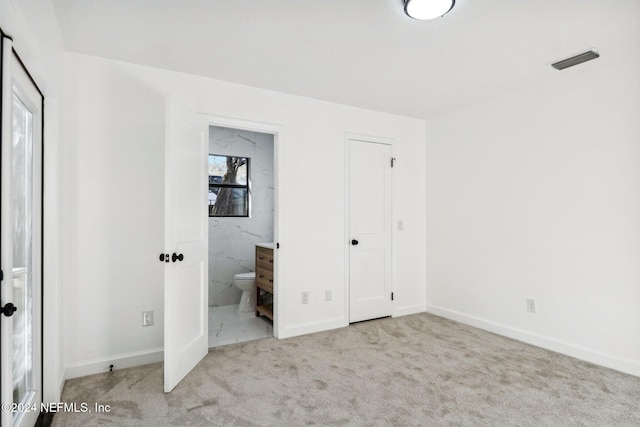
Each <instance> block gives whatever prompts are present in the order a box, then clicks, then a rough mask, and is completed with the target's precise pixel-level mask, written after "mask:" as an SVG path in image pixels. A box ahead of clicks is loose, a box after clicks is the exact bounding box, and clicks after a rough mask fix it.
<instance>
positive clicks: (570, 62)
mask: <svg viewBox="0 0 640 427" xmlns="http://www.w3.org/2000/svg"><path fill="white" fill-rule="evenodd" d="M596 58H600V54H599V53H598V52H596V51H594V50H588V51H586V52H584V53H581V54H580V55H576V56H572V57H571V58H567V59H563V60H562V61H558V62H555V63H553V64H551V66H552V67H553V68H555V69H556V70H564V69H565V68H569V67H573V66H574V65H578V64H582V63H583V62H587V61H591V60H592V59H596Z"/></svg>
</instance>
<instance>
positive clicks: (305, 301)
mask: <svg viewBox="0 0 640 427" xmlns="http://www.w3.org/2000/svg"><path fill="white" fill-rule="evenodd" d="M302 304H309V291H303V292H302Z"/></svg>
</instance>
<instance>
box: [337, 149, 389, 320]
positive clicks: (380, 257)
mask: <svg viewBox="0 0 640 427" xmlns="http://www.w3.org/2000/svg"><path fill="white" fill-rule="evenodd" d="M348 144H349V147H348V149H349V153H348V157H349V175H348V176H349V185H348V191H349V322H359V321H362V320H368V319H375V318H379V317H385V316H389V315H391V312H392V301H391V289H392V259H391V243H392V237H391V203H392V197H391V191H392V190H391V189H392V185H391V159H392V153H391V145H389V144H383V143H377V142H369V141H364V140H359V139H350V140H349V141H348Z"/></svg>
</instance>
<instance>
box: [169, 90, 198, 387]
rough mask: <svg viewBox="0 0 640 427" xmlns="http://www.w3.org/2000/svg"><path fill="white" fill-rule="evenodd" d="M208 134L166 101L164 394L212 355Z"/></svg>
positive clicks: (186, 113) (190, 115) (182, 109)
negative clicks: (209, 306) (209, 313)
mask: <svg viewBox="0 0 640 427" xmlns="http://www.w3.org/2000/svg"><path fill="white" fill-rule="evenodd" d="M206 135H207V124H206V122H205V121H204V120H203V119H202V118H201V117H199V116H198V115H196V114H195V113H194V112H191V111H189V110H188V109H187V108H185V107H184V106H181V105H179V104H177V103H176V102H174V101H171V100H167V114H166V147H165V149H166V151H165V255H166V256H167V258H168V262H164V266H165V267H164V268H165V277H164V316H165V321H164V391H165V392H167V393H168V392H170V391H171V390H173V388H174V387H175V386H176V385H177V384H178V383H179V382H180V381H181V380H182V379H183V378H184V377H185V376H186V375H187V374H188V373H189V372H190V371H191V370H192V369H193V368H194V367H195V366H196V365H197V364H198V362H199V361H200V360H202V358H203V357H204V356H205V355H206V354H207V351H208V342H207V340H208V316H207V295H208V293H207V282H208V271H207V253H208V224H207V219H208V218H207V193H208V169H207V153H208V140H207V138H206ZM174 254H175V256H174ZM180 255H182V260H180V259H179V257H180ZM165 261H166V260H165Z"/></svg>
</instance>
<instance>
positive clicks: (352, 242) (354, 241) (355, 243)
mask: <svg viewBox="0 0 640 427" xmlns="http://www.w3.org/2000/svg"><path fill="white" fill-rule="evenodd" d="M358 243H360V242H358V241H357V240H356V239H353V240H352V241H351V244H352V245H353V246H356V245H357V244H358Z"/></svg>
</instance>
